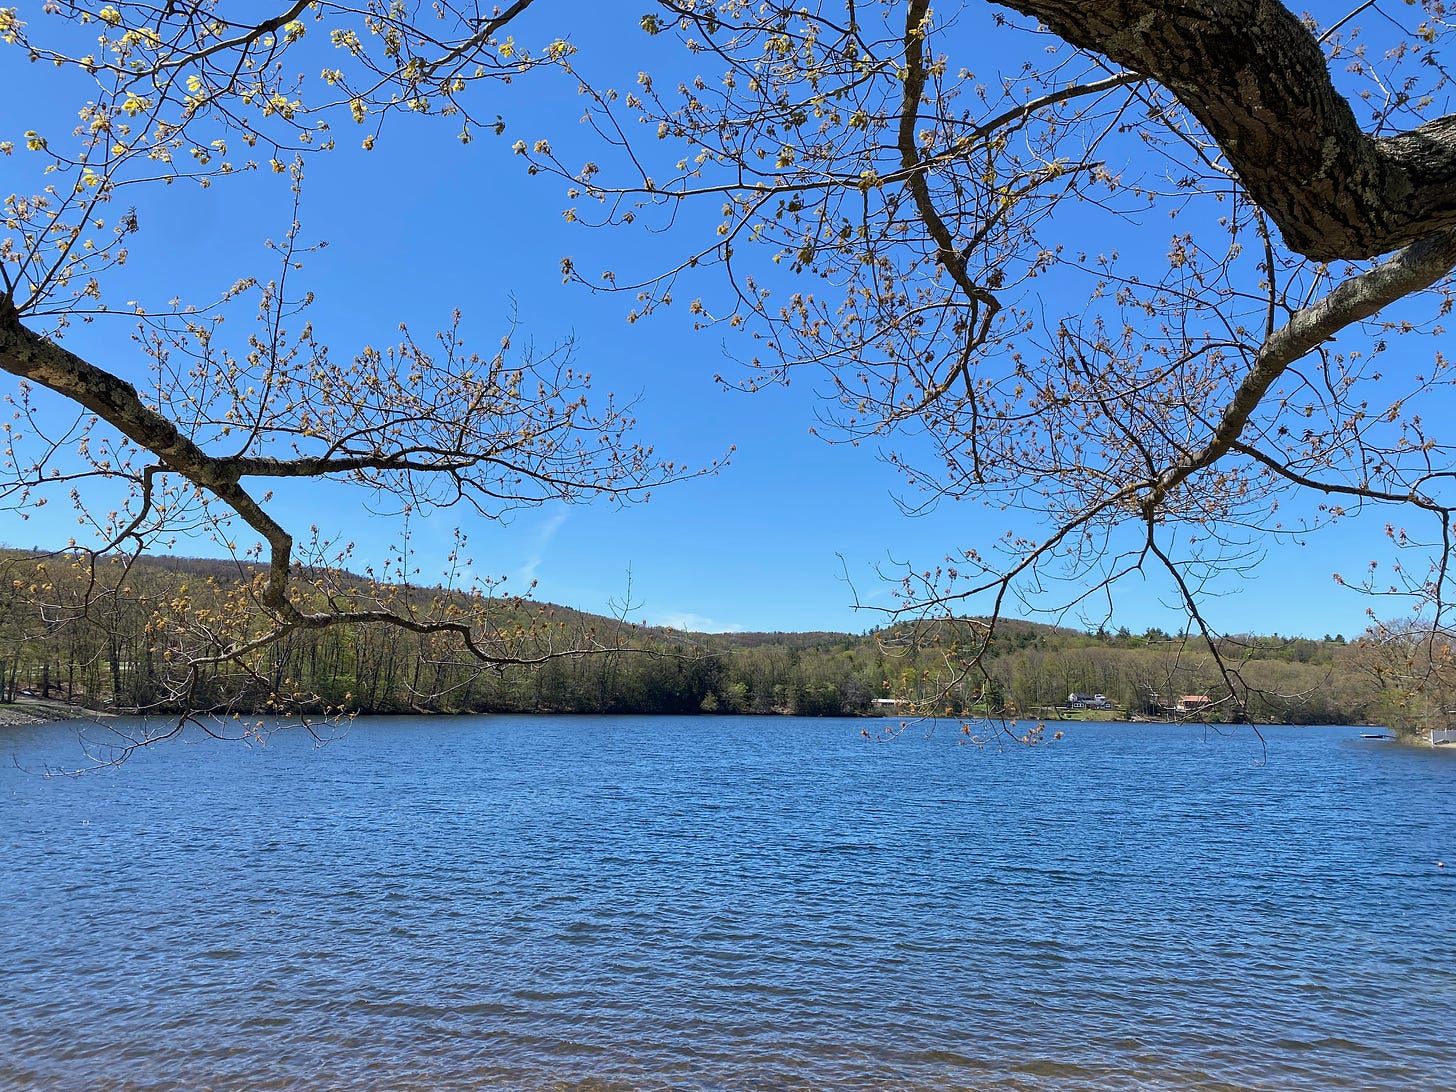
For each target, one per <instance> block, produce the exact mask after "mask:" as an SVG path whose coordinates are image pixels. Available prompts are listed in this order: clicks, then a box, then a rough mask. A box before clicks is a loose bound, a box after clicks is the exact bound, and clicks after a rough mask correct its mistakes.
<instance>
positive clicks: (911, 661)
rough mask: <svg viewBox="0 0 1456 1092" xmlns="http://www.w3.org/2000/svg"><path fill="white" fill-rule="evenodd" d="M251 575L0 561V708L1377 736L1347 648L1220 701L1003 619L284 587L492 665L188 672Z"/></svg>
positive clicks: (338, 638) (1215, 686)
mask: <svg viewBox="0 0 1456 1092" xmlns="http://www.w3.org/2000/svg"><path fill="white" fill-rule="evenodd" d="M262 576H263V572H262V570H261V569H260V568H259V567H257V566H254V565H251V564H248V563H246V562H241V563H240V562H234V561H224V560H217V559H207V558H181V557H170V556H165V557H156V556H144V557H141V558H138V559H136V560H135V561H134V562H129V563H128V562H123V561H122V560H121V559H118V558H105V559H101V560H100V562H99V563H98V564H97V565H96V566H95V567H94V568H93V567H92V566H91V565H90V564H89V563H86V562H84V561H82V560H77V559H74V558H71V557H69V556H68V555H65V554H52V555H42V554H39V553H37V552H35V551H24V550H13V549H12V550H0V577H3V580H4V582H5V583H6V584H8V585H9V586H10V590H11V593H12V594H11V596H10V598H9V600H8V602H7V603H6V604H5V607H4V611H3V615H0V672H3V675H0V682H3V687H0V697H4V696H9V697H14V696H15V695H17V694H19V693H20V692H22V691H30V692H32V693H34V694H36V695H38V696H39V695H43V696H46V697H50V698H57V697H59V698H60V699H61V700H65V701H72V702H75V703H77V704H79V705H85V706H93V707H106V708H122V709H151V708H155V709H178V708H181V707H183V706H197V707H202V708H210V709H233V710H237V709H247V710H250V711H259V710H266V709H269V708H277V709H285V708H288V709H292V708H299V709H314V710H322V709H326V708H327V709H347V710H350V711H358V712H409V711H424V712H496V711H499V712H506V711H510V712H534V711H542V712H583V713H586V712H612V713H695V712H714V713H793V714H802V715H861V716H862V715H877V714H878V715H885V714H889V715H900V714H901V713H919V712H924V711H934V712H936V713H940V714H944V713H945V712H946V711H947V710H948V711H949V712H950V713H951V714H952V715H961V714H965V715H996V716H1007V717H1023V718H1026V717H1041V718H1045V717H1050V716H1072V715H1083V714H1082V713H1081V712H1080V711H1079V710H1076V709H1068V708H1066V706H1067V705H1068V704H1069V699H1072V698H1074V697H1075V696H1078V695H1080V696H1083V697H1087V698H1096V699H1097V702H1096V703H1094V704H1103V703H1105V704H1107V705H1110V706H1112V707H1113V711H1114V712H1115V713H1116V714H1117V715H1122V716H1149V717H1171V716H1188V715H1197V716H1201V717H1208V718H1210V719H1234V718H1237V717H1239V716H1240V715H1242V712H1243V711H1247V713H1248V714H1249V715H1251V716H1253V717H1254V718H1255V719H1256V720H1261V721H1296V722H1299V721H1305V722H1328V721H1345V722H1362V723H1363V722H1366V721H1368V720H1370V719H1372V718H1378V717H1379V716H1380V703H1379V699H1380V694H1379V693H1378V692H1377V691H1373V690H1372V688H1371V685H1370V676H1369V674H1368V672H1366V671H1364V670H1363V669H1362V666H1361V663H1360V655H1361V653H1360V649H1359V647H1358V646H1357V645H1351V644H1348V643H1347V642H1345V640H1344V639H1343V638H1337V639H1331V640H1320V641H1315V640H1309V639H1304V638H1296V639H1287V638H1263V637H1258V636H1243V637H1238V638H1229V639H1227V640H1225V641H1223V642H1221V643H1220V646H1219V653H1220V655H1221V656H1222V658H1223V660H1224V666H1225V667H1226V668H1232V669H1233V670H1234V671H1235V672H1236V677H1235V686H1234V687H1233V688H1232V689H1231V688H1230V686H1229V685H1228V679H1226V678H1225V676H1224V674H1222V673H1221V672H1220V670H1219V665H1218V661H1217V660H1216V658H1215V657H1214V655H1213V653H1212V652H1211V651H1210V650H1209V649H1208V648H1207V647H1206V646H1204V645H1203V644H1202V643H1201V642H1199V641H1185V640H1183V639H1182V638H1180V637H1177V636H1171V635H1169V634H1167V633H1165V632H1163V631H1161V630H1157V629H1152V630H1148V631H1147V632H1145V633H1143V634H1132V633H1128V632H1126V631H1119V632H1117V633H1105V632H1102V633H1084V632H1080V631H1077V630H1072V629H1068V628H1065V627H1057V626H1050V625H1044V624H1041V623H1037V622H1029V621H1020V620H1014V619H1001V620H1000V621H998V622H997V623H996V626H995V630H994V639H993V640H992V641H991V643H990V644H989V646H988V647H986V648H985V649H984V654H983V655H982V656H981V657H980V659H979V660H976V658H975V656H974V653H975V652H976V651H977V650H979V649H980V644H981V642H982V641H983V640H984V638H985V634H986V630H987V623H986V620H985V619H944V620H938V621H926V622H918V623H906V624H904V625H900V626H890V627H886V628H883V629H879V630H875V631H873V632H870V633H867V634H860V635H855V634H847V633H835V632H810V633H716V634H704V633H685V632H679V631H674V630H671V629H668V628H665V627H656V626H632V625H625V624H623V623H622V622H621V621H620V620H618V619H614V618H608V617H603V616H601V615H594V614H589V613H586V612H582V611H578V610H575V609H574V608H571V607H566V606H561V605H557V604H551V603H542V602H536V601H534V600H529V599H509V600H490V599H485V598H481V597H479V596H471V595H469V594H467V593H466V592H463V591H459V590H451V589H444V588H440V587H427V586H410V587H408V588H405V587H401V586H398V585H387V584H378V583H375V582H374V581H372V580H371V579H370V578H369V576H368V575H367V574H359V573H352V572H345V571H330V572H327V573H323V574H318V573H302V572H301V573H300V575H299V580H298V583H299V585H300V586H301V587H303V588H305V589H310V594H312V595H314V596H316V597H319V599H320V601H323V600H324V599H329V600H330V601H345V600H347V601H349V602H354V603H357V602H364V603H369V604H384V605H388V607H389V609H392V610H397V611H402V612H404V613H406V614H407V615H410V616H411V617H425V616H426V614H427V612H431V611H433V612H435V613H436V614H440V615H442V616H453V617H458V618H461V619H471V620H472V624H473V625H476V626H478V627H479V629H480V632H481V633H482V634H483V635H484V636H485V637H488V638H489V639H490V641H491V642H493V644H492V646H491V647H493V648H497V649H504V650H506V651H507V652H508V653H509V654H508V655H502V656H500V657H499V659H498V662H495V663H489V664H482V663H480V662H478V661H476V660H475V659H473V658H472V657H470V656H469V655H467V654H466V653H465V652H464V650H463V647H462V646H461V645H460V644H459V642H452V641H451V640H447V639H444V638H441V637H440V636H439V635H428V634H421V633H415V632H410V631H408V630H404V629H400V628H398V627H394V626H388V625H384V624H381V623H369V624H364V625H351V626H348V627H332V628H323V629H313V630H307V629H305V630H295V631H293V632H291V633H290V634H288V635H287V637H286V638H285V639H284V640H282V641H279V642H277V643H276V644H275V645H272V646H268V647H266V648H263V649H259V650H257V651H256V653H254V654H250V656H249V657H247V658H240V659H239V660H238V661H237V662H230V661H220V662H216V663H212V664H208V665H207V666H206V667H205V668H202V669H198V668H197V667H196V663H195V661H196V660H197V659H198V658H199V657H200V656H201V655H202V654H203V653H205V652H208V651H209V650H211V651H212V652H213V653H215V652H216V651H218V650H219V649H221V648H224V647H227V646H226V641H227V640H233V641H234V642H236V641H238V640H240V639H241V636H244V635H246V632H247V625H248V624H249V619H248V611H249V610H250V609H252V610H254V611H256V609H257V608H256V605H255V604H253V602H252V600H251V599H250V595H251V594H252V593H251V592H250V590H249V589H250V587H251V586H252V585H253V582H255V581H258V580H260V579H261V578H262ZM430 616H433V615H430ZM487 630H488V631H489V632H487ZM229 635H231V636H229ZM188 642H191V643H190V644H189V643H188ZM209 642H211V643H209ZM533 661H534V662H533ZM1071 704H1076V702H1072V703H1071Z"/></svg>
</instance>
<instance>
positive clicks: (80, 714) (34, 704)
mask: <svg viewBox="0 0 1456 1092" xmlns="http://www.w3.org/2000/svg"><path fill="white" fill-rule="evenodd" d="M105 715H106V714H104V713H98V712H97V711H96V710H94V709H82V708H81V707H80V706H78V705H66V704H65V703H64V702H58V701H39V700H32V699H30V698H23V699H21V700H20V701H18V702H15V703H14V704H12V705H0V728H21V727H25V726H26V725H30V724H47V723H49V722H51V721H54V720H80V719H84V718H89V717H99V716H105Z"/></svg>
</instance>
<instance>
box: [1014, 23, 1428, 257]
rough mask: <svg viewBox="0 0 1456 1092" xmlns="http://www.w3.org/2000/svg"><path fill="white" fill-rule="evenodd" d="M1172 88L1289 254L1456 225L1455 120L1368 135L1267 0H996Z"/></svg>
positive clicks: (1409, 239) (1377, 248) (1310, 48)
mask: <svg viewBox="0 0 1456 1092" xmlns="http://www.w3.org/2000/svg"><path fill="white" fill-rule="evenodd" d="M997 2H998V3H1002V4H1004V6H1006V7H1009V8H1011V9H1013V10H1015V11H1019V12H1022V13H1023V14H1026V15H1031V16H1034V17H1035V18H1037V19H1040V20H1041V21H1042V22H1043V23H1045V24H1046V26H1047V27H1048V28H1049V29H1051V30H1052V31H1054V32H1055V33H1056V34H1058V35H1059V36H1061V37H1062V38H1065V39H1066V40H1067V41H1068V42H1071V43H1072V44H1073V45H1076V46H1079V47H1081V48H1082V49H1087V50H1091V51H1093V52H1096V53H1100V54H1102V55H1103V56H1105V57H1107V58H1108V59H1110V60H1112V61H1115V62H1116V63H1118V64H1120V65H1125V66H1127V67H1128V68H1130V69H1133V70H1134V71H1136V72H1139V73H1141V74H1143V75H1145V76H1148V77H1150V78H1152V79H1154V80H1157V81H1158V82H1159V83H1161V84H1163V85H1164V86H1165V87H1167V88H1168V89H1169V90H1170V91H1172V92H1173V94H1175V95H1176V96H1177V97H1178V100H1179V101H1180V102H1182V103H1183V105H1184V106H1186V107H1187V108H1188V110H1189V111H1190V112H1191V113H1192V114H1193V115H1194V116H1195V117H1196V118H1197V119H1198V120H1199V122H1200V123H1201V124H1202V125H1203V126H1204V127H1205V128H1206V129H1207V130H1208V132H1209V133H1210V134H1211V135H1212V136H1213V138H1214V139H1215V140H1216V141H1218V144H1219V147H1220V148H1222V149H1223V152H1224V154H1225V155H1226V156H1227V157H1228V161H1229V163H1230V164H1231V165H1232V166H1233V168H1234V170H1236V171H1237V172H1238V176H1239V181H1240V182H1241V183H1242V185H1243V186H1244V188H1245V189H1246V190H1247V191H1248V194H1249V196H1250V197H1251V198H1252V199H1253V200H1254V202H1255V203H1256V204H1258V205H1259V206H1260V207H1261V208H1263V209H1264V211H1265V212H1267V213H1268V214H1269V217H1270V218H1271V219H1272V220H1273V221H1274V223H1275V224H1277V225H1278V227H1279V230H1280V231H1281V232H1282V233H1283V235H1284V241H1285V243H1286V244H1287V245H1288V246H1289V247H1290V249H1292V250H1294V251H1296V252H1297V253H1300V254H1303V255H1305V256H1306V257H1309V258H1313V259H1315V260H1316V261H1334V260H1336V259H1341V258H1347V259H1360V258H1369V257H1373V256H1375V255H1377V254H1384V253H1386V252H1388V251H1391V250H1396V249H1399V248H1400V247H1403V246H1407V245H1409V244H1410V243H1413V242H1416V241H1417V240H1419V239H1424V238H1426V237H1427V236H1429V235H1432V234H1434V233H1435V232H1438V231H1442V230H1444V229H1446V228H1450V227H1453V226H1456V118H1453V117H1449V116H1448V117H1443V118H1437V119H1435V120H1433V121H1431V122H1429V123H1427V124H1425V125H1422V126H1420V127H1419V128H1417V129H1414V130H1412V131H1411V132H1408V133H1400V134H1396V135H1392V136H1385V137H1382V136H1371V135H1369V134H1367V133H1365V132H1363V131H1362V130H1361V128H1360V125H1359V122H1358V121H1357V120H1356V118H1355V113H1354V111H1353V110H1352V109H1351V107H1350V104H1349V102H1348V101H1347V100H1346V99H1345V97H1344V96H1343V95H1341V94H1340V93H1339V92H1338V91H1337V90H1336V88H1335V86H1334V83H1333V82H1332V80H1331V78H1330V72H1329V67H1328V65H1327V63H1326V60H1325V56H1324V53H1323V52H1322V51H1321V49H1320V45H1319V42H1318V41H1317V40H1316V38H1315V36H1314V35H1313V34H1312V33H1311V32H1310V30H1309V28H1308V27H1306V26H1305V25H1304V23H1302V22H1301V21H1300V19H1299V18H1298V17H1297V16H1296V15H1295V14H1294V13H1293V12H1292V11H1290V10H1289V9H1288V8H1286V7H1285V6H1284V5H1283V4H1277V3H1272V2H1270V0H1180V2H1177V3H1163V2H1160V0H997Z"/></svg>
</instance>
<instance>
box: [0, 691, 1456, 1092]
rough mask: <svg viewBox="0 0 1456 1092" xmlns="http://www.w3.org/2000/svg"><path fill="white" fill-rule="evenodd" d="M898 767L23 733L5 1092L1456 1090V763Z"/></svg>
mask: <svg viewBox="0 0 1456 1092" xmlns="http://www.w3.org/2000/svg"><path fill="white" fill-rule="evenodd" d="M860 727H861V724H860V723H859V722H852V721H834V720H827V721H812V720H788V719H755V718H708V717H703V718H691V719H651V720H635V719H630V718H574V719H565V718H524V717H513V718H475V719H459V720H452V719H430V720H424V719H414V720H391V719H378V720H370V721H363V722H360V723H357V724H356V725H355V726H354V727H353V728H352V729H351V731H350V733H349V735H348V736H347V737H346V738H345V739H343V740H341V741H338V742H335V743H332V744H330V745H329V746H327V747H324V748H322V749H319V748H315V747H314V746H313V745H312V742H311V741H310V740H308V739H307V738H305V737H303V736H301V735H284V736H280V737H275V738H274V741H273V742H272V743H270V744H269V745H268V746H267V747H262V748H251V749H249V748H246V747H244V746H241V745H238V744H218V743H215V742H213V741H205V740H192V741H189V742H178V743H171V744H167V745H164V746H162V747H159V748H157V749H155V750H152V751H148V752H144V753H141V754H138V755H137V756H135V757H134V758H132V759H131V760H130V761H128V762H127V763H125V764H124V765H123V766H121V767H120V768H119V769H116V770H110V771H101V772H98V773H93V774H90V775H87V776H85V777H82V778H79V779H66V778H51V779H47V778H43V777H39V776H36V775H35V774H34V773H33V772H30V771H34V770H38V769H43V768H44V767H45V766H46V764H47V763H55V762H58V763H65V762H67V761H71V762H74V761H75V758H76V754H77V751H76V740H75V736H74V729H73V728H72V727H69V726H65V725H61V726H50V727H46V728H40V729H24V730H10V731H8V732H7V734H6V735H4V736H3V737H0V749H3V750H4V751H5V752H6V759H7V761H6V763H5V768H4V769H3V772H0V855H3V857H0V859H3V861H4V869H3V872H0V900H3V906H4V907H5V911H4V928H3V930H0V969H3V975H0V1085H3V1086H6V1087H36V1088H51V1087H63V1088H81V1087H86V1088H128V1089H130V1088H137V1089H141V1088H177V1087H212V1088H229V1089H231V1088H237V1089H242V1088H248V1089H271V1088H287V1087H309V1088H322V1087H329V1088H420V1089H435V1088H489V1089H498V1088H502V1089H516V1088H519V1089H542V1088H553V1089H582V1090H587V1089H592V1090H608V1089H669V1088H671V1089H797V1088H802V1089H823V1088H828V1087H832V1088H836V1089H869V1088H877V1089H883V1088H904V1089H963V1088H969V1089H994V1088H1007V1089H1010V1088H1018V1089H1022V1088H1069V1087H1075V1088H1083V1087H1087V1088H1149V1087H1152V1088H1188V1087H1203V1088H1244V1087H1260V1088H1310V1087H1319V1088H1372V1087H1377V1088H1378V1087H1401V1086H1403V1087H1442V1086H1446V1087H1452V1086H1456V1063H1453V1061H1452V1059H1451V1051H1450V1049H1449V1040H1450V1036H1449V1027H1450V1024H1451V1021H1452V1018H1453V1015H1456V944H1453V943H1452V941H1453V936H1452V932H1453V928H1452V920H1453V916H1452V914H1451V913H1450V910H1451V907H1452V895H1453V892H1456V888H1453V886H1452V884H1453V883H1456V845H1453V844H1452V835H1451V833H1450V831H1451V826H1450V821H1449V820H1450V817H1451V816H1452V815H1453V814H1456V807H1453V804H1456V800H1453V791H1452V786H1453V785H1456V781H1453V775H1456V753H1445V752H1443V751H1441V750H1432V749H1425V750H1417V749H1414V748H1402V747H1398V746H1395V745H1392V744H1388V743H1380V742H1372V741H1366V740H1360V739H1358V732H1357V731H1356V730H1353V729H1345V728H1329V729H1289V730H1279V729H1275V730H1270V731H1268V732H1266V735H1268V736H1269V741H1270V742H1269V750H1268V753H1267V761H1264V758H1265V757H1266V756H1265V754H1264V752H1263V751H1262V750H1261V748H1260V745H1259V744H1258V741H1257V740H1255V739H1253V738H1252V737H1250V736H1247V735H1244V734H1242V733H1239V732H1235V733H1233V734H1231V735H1207V734H1205V733H1204V731H1203V730H1202V729H1194V728H1175V727H1169V726H1127V725H1094V724H1079V725H1074V726H1072V728H1071V731H1070V732H1069V734H1068V735H1067V738H1065V739H1064V740H1062V741H1061V742H1060V743H1057V744H1055V745H1051V746H1047V747H1043V748H1038V749H1023V748H1012V749H1007V750H996V749H976V748H973V747H960V746H957V745H956V741H955V739H954V738H953V736H954V733H953V732H950V731H946V730H942V731H941V732H939V733H936V734H934V735H930V736H928V737H927V736H924V735H920V734H915V733H912V734H907V735H906V736H905V737H903V738H901V739H900V740H899V741H897V742H895V743H892V744H888V745H886V744H873V743H869V742H866V741H865V740H864V739H863V738H862V737H861V736H860V734H859V729H860ZM1450 750H1451V751H1453V752H1456V748H1452V749H1450ZM11 756H13V757H14V762H13V763H12V762H10V761H8V759H9V758H10V757H11ZM1448 856H1449V857H1450V858H1452V865H1451V867H1450V868H1443V867H1439V866H1438V865H1437V862H1438V861H1443V860H1445V859H1446V857H1448Z"/></svg>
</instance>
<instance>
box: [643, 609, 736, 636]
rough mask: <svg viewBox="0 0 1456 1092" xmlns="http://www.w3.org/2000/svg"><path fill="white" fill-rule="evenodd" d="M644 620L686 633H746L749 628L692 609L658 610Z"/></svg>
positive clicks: (652, 624) (650, 624)
mask: <svg viewBox="0 0 1456 1092" xmlns="http://www.w3.org/2000/svg"><path fill="white" fill-rule="evenodd" d="M644 621H646V622H647V624H648V625H649V626H667V627H669V628H671V629H676V630H681V631H683V632H685V633H744V632H746V630H747V627H746V626H740V625H738V624H736V623H734V622H719V621H717V620H715V619H712V618H705V617H704V616H703V615H701V614H693V613H692V612H691V611H656V612H654V613H653V614H652V616H651V617H649V618H646V619H644Z"/></svg>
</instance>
